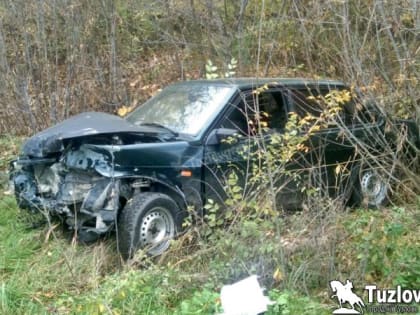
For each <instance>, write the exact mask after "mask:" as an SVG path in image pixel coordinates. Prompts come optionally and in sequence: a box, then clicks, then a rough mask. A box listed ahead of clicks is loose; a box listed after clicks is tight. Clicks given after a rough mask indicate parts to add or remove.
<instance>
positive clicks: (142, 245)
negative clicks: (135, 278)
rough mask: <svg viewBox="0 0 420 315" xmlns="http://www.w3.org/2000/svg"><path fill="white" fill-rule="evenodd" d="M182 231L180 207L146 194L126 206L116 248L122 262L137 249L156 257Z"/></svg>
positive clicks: (138, 195)
mask: <svg viewBox="0 0 420 315" xmlns="http://www.w3.org/2000/svg"><path fill="white" fill-rule="evenodd" d="M180 227H181V220H180V218H179V207H178V205H177V204H176V202H175V201H174V200H173V199H172V198H170V197H169V196H167V195H165V194H161V193H154V192H145V193H140V194H137V195H135V196H134V197H133V198H132V199H130V200H129V201H128V202H127V204H126V205H125V207H124V209H123V210H122V213H121V215H120V217H119V220H118V226H117V228H118V230H117V237H118V248H119V251H120V253H121V255H122V257H123V258H124V259H128V258H131V257H133V256H134V254H135V252H136V251H137V250H139V249H144V250H145V251H146V253H147V254H148V255H151V256H156V255H160V254H162V253H163V252H164V251H166V250H167V249H168V247H169V245H170V241H171V239H173V238H174V237H175V236H176V234H177V232H178V231H179V229H180Z"/></svg>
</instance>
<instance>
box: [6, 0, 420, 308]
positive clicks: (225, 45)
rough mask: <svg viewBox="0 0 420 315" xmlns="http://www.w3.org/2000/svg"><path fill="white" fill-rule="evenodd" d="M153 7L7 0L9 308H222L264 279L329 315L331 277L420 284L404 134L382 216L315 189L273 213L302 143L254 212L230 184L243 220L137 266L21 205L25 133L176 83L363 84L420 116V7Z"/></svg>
mask: <svg viewBox="0 0 420 315" xmlns="http://www.w3.org/2000/svg"><path fill="white" fill-rule="evenodd" d="M146 2H147V1H146ZM146 2H145V1H90V2H86V1H72V3H71V4H70V3H69V2H68V1H64V0H57V1H53V2H42V1H41V2H32V1H12V0H0V96H1V98H2V102H1V105H0V133H1V134H0V235H1V237H0V314H182V315H188V314H215V313H217V312H220V311H221V308H220V307H221V306H220V299H219V293H220V289H221V287H222V286H223V285H224V284H230V283H233V282H236V281H238V280H240V279H243V278H244V277H246V276H248V275H251V274H257V275H258V276H259V277H260V278H259V280H260V283H261V284H262V285H263V286H265V287H266V288H267V295H269V296H270V298H271V300H272V301H274V302H275V303H274V305H272V306H270V310H269V312H268V314H279V315H280V314H308V315H309V314H331V311H332V310H333V309H334V308H335V307H336V301H334V300H332V299H331V298H330V296H331V292H330V289H329V287H328V282H329V281H330V280H333V279H340V280H342V281H344V280H345V279H352V281H353V282H354V284H356V283H357V284H358V285H364V284H366V283H375V284H377V285H378V286H379V287H382V288H388V287H392V286H396V285H401V286H404V287H407V288H419V287H420V246H419V244H420V234H419V233H418V226H419V224H420V211H419V209H420V197H419V187H420V183H419V178H420V176H419V163H418V161H419V160H418V152H416V151H415V152H414V155H412V156H410V158H409V159H405V160H404V159H401V156H402V155H400V154H399V153H402V152H403V151H404V150H405V148H404V146H403V145H402V143H403V141H402V138H403V137H404V134H403V131H401V130H398V127H397V128H394V126H392V125H390V126H389V130H390V133H391V134H394V135H395V137H396V139H397V141H394V143H395V144H396V146H392V147H391V146H389V147H386V146H387V143H384V146H385V148H386V149H385V153H386V154H384V157H383V160H380V161H379V160H376V161H374V162H375V164H377V165H378V167H379V168H380V169H381V170H383V172H384V174H388V175H390V176H389V177H392V176H394V174H398V176H400V175H401V177H398V178H393V183H392V184H393V185H392V187H393V191H392V192H393V194H392V198H391V200H390V201H391V202H390V204H389V205H388V206H387V207H382V208H380V209H377V210H372V209H367V208H365V207H363V206H362V207H360V208H350V207H344V206H343V203H342V202H341V201H340V200H331V199H329V198H328V197H326V196H325V195H322V194H320V193H319V191H317V190H315V189H313V190H311V189H308V201H307V202H306V203H305V206H304V207H303V209H302V210H301V211H297V212H284V211H281V209H278V210H279V211H273V203H272V202H271V201H270V200H271V199H270V190H268V189H266V187H267V185H269V184H270V182H269V181H267V179H268V180H269V177H267V176H266V175H267V174H268V173H270V170H272V169H276V170H278V171H279V172H283V173H284V170H282V169H281V168H279V167H278V165H277V164H275V163H277V162H276V161H278V160H280V159H275V158H274V157H278V155H277V153H278V152H279V151H278V150H280V149H281V150H282V152H283V154H285V157H287V156H288V155H290V154H292V153H294V152H296V150H302V149H303V150H304V149H305V148H304V147H302V146H299V145H300V144H302V143H303V141H304V140H305V139H302V138H299V137H295V136H293V137H291V138H289V139H287V140H288V141H289V142H288V143H291V145H290V146H288V147H286V148H284V147H283V148H278V147H274V149H270V148H273V147H270V148H269V149H268V150H266V151H265V152H266V156H265V161H266V162H265V164H264V163H263V164H262V165H261V167H260V168H258V170H259V173H258V172H257V173H255V174H253V179H254V181H255V182H254V184H255V185H257V184H258V185H259V187H260V190H257V191H254V194H255V198H251V202H248V203H243V202H242V201H243V198H242V197H243V194H244V192H243V191H241V190H240V188H239V187H237V186H236V180H237V179H236V178H235V175H234V174H232V175H231V177H228V178H227V184H228V187H227V189H228V190H229V191H230V197H229V199H228V200H227V204H228V205H229V206H230V208H229V209H230V210H229V211H227V212H225V213H223V214H220V213H219V211H218V208H217V207H216V206H215V205H212V203H210V204H209V205H208V206H207V209H206V210H207V216H206V217H205V218H204V219H203V220H198V221H199V222H196V221H197V220H196V218H194V217H192V218H191V220H187V221H186V223H185V224H186V226H188V227H189V228H188V230H187V232H186V233H185V234H183V235H182V236H181V237H180V238H178V239H177V240H175V241H174V242H173V244H172V246H171V248H170V250H169V251H168V252H167V253H165V254H164V255H163V256H161V257H156V258H150V257H147V256H146V255H144V253H142V252H140V253H138V254H137V255H136V256H135V257H134V258H133V259H131V260H129V261H128V262H123V261H122V260H121V259H120V256H119V254H118V252H117V246H116V240H115V236H114V235H110V236H109V237H107V238H105V239H102V240H100V241H99V242H96V243H94V244H91V245H83V244H79V243H77V242H76V240H75V239H74V238H73V236H72V235H69V234H68V233H67V232H66V231H65V230H64V229H63V227H62V225H60V224H59V222H55V221H52V222H49V223H46V222H45V220H44V218H43V217H42V215H35V216H34V215H32V214H29V213H26V212H25V211H21V210H19V209H18V208H17V206H16V202H15V200H14V196H13V195H12V193H11V192H10V191H9V189H8V186H7V181H8V175H7V166H8V163H9V161H10V160H11V159H13V158H14V157H15V156H16V155H17V154H18V151H19V147H20V144H21V143H22V141H23V139H24V138H25V137H26V136H28V135H30V134H32V133H33V132H35V131H36V130H41V129H43V128H45V127H47V126H50V125H52V124H54V123H56V122H58V121H61V120H62V119H64V118H66V117H68V116H69V115H72V114H76V113H79V112H81V111H87V110H101V111H107V112H111V113H119V114H121V115H123V114H125V113H127V112H128V111H130V110H131V109H132V108H133V106H135V105H136V104H137V103H138V102H141V101H144V100H145V99H146V98H148V97H149V96H151V95H153V94H154V93H155V92H156V91H157V90H158V89H159V88H160V87H162V86H164V85H165V84H167V83H169V82H172V81H176V80H185V79H194V78H202V77H206V76H207V77H209V78H215V77H225V76H227V77H229V76H246V75H258V76H304V77H318V76H323V77H324V76H328V77H333V78H338V79H342V80H344V81H346V82H349V83H350V84H352V85H354V86H361V87H362V89H363V92H365V93H366V94H367V95H368V96H369V97H371V98H372V99H374V100H375V101H376V102H377V103H378V104H379V105H380V107H381V109H382V110H383V111H385V112H387V113H388V114H389V115H390V117H396V116H398V117H401V118H412V119H415V120H416V121H417V122H418V121H419V119H420V118H419V117H420V105H419V99H420V96H419V92H420V91H419V89H418V82H419V63H418V54H419V49H418V36H419V34H418V25H417V24H416V23H418V14H419V12H418V10H419V7H418V5H416V4H415V1H408V0H407V1H404V0H402V1H373V0H372V1H350V2H349V1H333V0H331V1H325V2H322V4H321V2H317V1H293V0H292V1H269V0H266V1H254V0H249V1H248V0H242V1H231V2H229V1H200V0H191V1H166V0H165V1H163V0H162V1H153V3H152V2H151V3H150V4H146ZM58 30H60V31H58ZM198 30H199V31H198ZM209 60H212V61H209ZM330 109H331V108H330ZM330 113H331V112H330ZM328 117H329V116H328V115H327V116H326V118H327V119H328ZM300 123H301V122H299V121H296V120H295V121H293V119H290V120H289V125H290V128H291V129H290V130H289V131H290V132H293V128H297V127H299V126H300V127H302V125H301V124H300ZM283 140H284V139H283ZM394 140H395V139H394ZM355 145H357V146H358V148H360V149H361V152H360V153H361V155H362V156H365V157H367V158H368V156H367V155H364V153H366V152H367V151H364V150H365V149H366V148H364V147H363V145H360V144H357V143H356V144H355ZM273 160H274V162H273ZM280 162H281V161H280ZM370 162H371V161H370ZM273 163H274V164H273ZM344 170H345V168H344V167H343V169H341V168H337V169H336V173H337V176H341V175H342V173H343V174H344ZM391 170H392V171H391ZM394 170H396V172H394ZM283 173H281V174H283ZM270 174H271V175H270V176H273V174H272V173H270ZM391 175H392V176H391ZM401 178H403V179H404V180H400V179H401ZM193 221H195V222H194V224H193ZM356 289H361V288H360V287H356ZM359 293H361V292H360V291H359Z"/></svg>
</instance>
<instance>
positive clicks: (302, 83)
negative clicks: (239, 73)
mask: <svg viewBox="0 0 420 315" xmlns="http://www.w3.org/2000/svg"><path fill="white" fill-rule="evenodd" d="M266 84H267V85H269V86H286V87H306V86H332V87H337V86H339V87H344V86H346V85H345V84H344V83H343V82H342V81H338V80H330V79H307V78H257V77H247V78H226V79H215V80H190V81H182V82H178V83H175V84H174V85H175V86H188V85H218V86H220V85H222V86H223V85H226V86H234V87H237V88H239V89H241V90H242V89H247V88H255V87H258V86H263V85H266Z"/></svg>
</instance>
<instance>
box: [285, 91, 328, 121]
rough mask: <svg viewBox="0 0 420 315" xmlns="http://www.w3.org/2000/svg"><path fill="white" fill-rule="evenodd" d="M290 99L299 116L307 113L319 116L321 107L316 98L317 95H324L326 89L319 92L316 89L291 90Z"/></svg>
mask: <svg viewBox="0 0 420 315" xmlns="http://www.w3.org/2000/svg"><path fill="white" fill-rule="evenodd" d="M290 92H291V93H290V94H291V99H292V102H293V108H294V111H295V112H296V114H298V115H299V117H302V118H303V117H305V116H307V115H308V114H311V115H312V116H315V117H319V116H320V115H321V113H322V108H321V105H320V103H319V101H318V100H317V97H318V96H319V95H323V96H325V95H326V94H327V93H328V90H323V91H321V93H320V92H319V91H318V90H316V89H312V90H309V89H302V90H295V89H293V90H291V91H290Z"/></svg>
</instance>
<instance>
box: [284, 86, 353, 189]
mask: <svg viewBox="0 0 420 315" xmlns="http://www.w3.org/2000/svg"><path fill="white" fill-rule="evenodd" d="M334 89H336V88H335V87H328V86H317V87H302V88H295V89H291V90H290V96H291V100H292V101H291V103H292V107H293V111H295V112H296V113H297V114H298V116H299V117H300V118H303V117H305V116H307V115H308V114H310V115H312V116H313V117H315V118H319V117H320V116H321V115H322V113H323V111H324V110H325V108H324V105H325V104H323V102H322V101H321V99H324V100H325V96H326V95H327V94H328V93H330V92H331V91H332V90H334ZM337 89H343V87H338V88H337ZM350 106H351V105H350V104H346V105H345V106H343V109H342V111H340V112H339V113H338V115H337V116H336V118H334V119H331V121H329V122H328V124H327V125H326V126H324V127H323V128H322V129H321V130H319V131H317V132H315V133H314V134H312V135H311V136H310V138H309V140H308V147H309V151H308V153H307V154H305V156H304V158H303V159H302V161H303V164H304V168H305V169H308V170H309V171H308V172H307V174H305V185H306V187H308V188H309V187H310V188H314V187H315V188H318V193H319V194H320V195H321V196H337V195H338V194H339V193H341V192H342V190H343V187H344V186H345V185H344V183H345V182H346V180H347V179H348V175H349V172H344V170H345V169H350V166H351V163H352V160H353V158H354V145H353V144H352V143H350V142H349V141H348V138H347V137H346V136H345V132H344V131H345V130H346V128H347V130H348V128H352V126H351V118H350V111H349V108H350Z"/></svg>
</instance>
